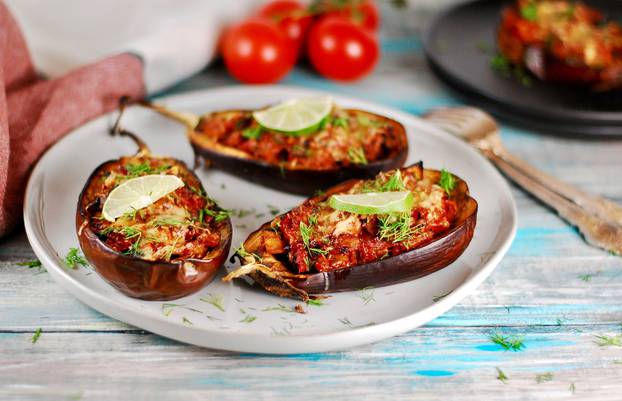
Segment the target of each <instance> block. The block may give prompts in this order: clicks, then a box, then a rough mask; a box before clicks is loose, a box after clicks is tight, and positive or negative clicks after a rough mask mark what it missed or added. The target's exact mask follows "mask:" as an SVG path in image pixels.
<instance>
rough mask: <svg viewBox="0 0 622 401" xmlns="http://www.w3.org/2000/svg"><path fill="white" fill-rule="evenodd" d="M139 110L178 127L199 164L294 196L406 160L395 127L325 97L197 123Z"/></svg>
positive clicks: (403, 143)
mask: <svg viewBox="0 0 622 401" xmlns="http://www.w3.org/2000/svg"><path fill="white" fill-rule="evenodd" d="M142 104H143V105H145V106H147V107H150V108H153V109H155V110H156V111H158V112H160V113H162V114H164V115H166V116H169V117H172V118H173V119H175V120H177V121H181V122H183V123H184V124H185V125H186V127H187V134H188V139H189V140H190V143H191V144H192V147H193V148H194V151H195V153H196V154H197V155H198V156H201V157H203V158H204V159H205V161H206V164H208V165H210V166H213V167H214V168H218V169H221V170H224V171H227V172H229V173H231V174H235V175H237V176H239V177H241V178H244V179H246V180H249V181H252V182H257V183H259V184H262V185H265V186H268V187H271V188H275V189H278V190H281V191H286V192H291V193H296V194H302V195H311V194H313V193H314V192H315V191H316V190H319V189H325V188H328V187H330V186H332V185H336V184H337V183H340V182H343V181H345V180H348V179H351V178H370V177H373V176H375V175H376V174H378V173H379V172H380V171H384V170H389V169H392V168H397V167H401V166H402V165H403V164H404V161H405V160H406V156H407V153H408V141H407V138H406V131H405V129H404V127H403V126H402V124H400V123H399V122H397V121H395V120H392V119H390V118H388V117H384V116H381V115H378V114H374V113H371V112H367V111H363V110H355V109H344V108H340V107H339V106H337V105H335V104H333V102H332V101H331V100H330V99H327V98H314V99H292V100H289V101H286V102H284V103H281V104H279V105H276V106H273V107H269V108H266V109H261V110H255V111H253V110H226V111H216V112H211V113H207V114H205V115H203V116H200V117H199V116H194V115H190V114H188V113H180V112H175V111H172V110H169V109H166V108H165V107H163V106H161V105H157V104H152V103H149V102H142Z"/></svg>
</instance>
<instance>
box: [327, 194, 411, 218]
mask: <svg viewBox="0 0 622 401" xmlns="http://www.w3.org/2000/svg"><path fill="white" fill-rule="evenodd" d="M413 202H414V198H413V194H412V193H411V192H410V191H401V192H368V193H364V194H354V195H333V196H331V197H330V198H329V199H328V204H329V205H330V207H332V208H333V209H337V210H343V211H346V212H350V213H357V214H387V213H405V212H409V211H410V209H412V207H413Z"/></svg>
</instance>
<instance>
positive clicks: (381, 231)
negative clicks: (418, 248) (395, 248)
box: [378, 213, 419, 243]
mask: <svg viewBox="0 0 622 401" xmlns="http://www.w3.org/2000/svg"><path fill="white" fill-rule="evenodd" d="M411 224H412V217H411V216H410V214H408V213H400V214H385V215H380V216H378V236H379V238H380V239H383V240H390V241H393V242H394V243H398V242H404V241H406V240H408V239H409V238H410V237H412V236H413V235H414V234H415V233H416V232H417V231H418V230H419V227H418V226H416V227H411Z"/></svg>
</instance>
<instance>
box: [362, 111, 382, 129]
mask: <svg viewBox="0 0 622 401" xmlns="http://www.w3.org/2000/svg"><path fill="white" fill-rule="evenodd" d="M356 120H357V121H358V123H359V124H360V125H362V126H363V127H379V126H381V125H384V123H383V122H381V121H375V120H372V119H371V118H369V117H368V116H367V115H365V114H359V115H357V116H356Z"/></svg>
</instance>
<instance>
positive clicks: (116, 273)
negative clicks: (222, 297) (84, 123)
mask: <svg viewBox="0 0 622 401" xmlns="http://www.w3.org/2000/svg"><path fill="white" fill-rule="evenodd" d="M116 162H117V161H116V160H111V161H107V162H104V163H103V164H101V165H100V166H99V167H97V168H96V169H95V171H93V173H92V174H91V176H90V177H89V179H88V180H87V182H86V184H85V185H84V188H83V189H82V192H81V193H80V197H79V199H78V207H77V213H76V231H77V233H78V240H79V243H80V247H81V248H82V251H83V252H84V256H85V257H86V259H87V260H88V261H89V263H90V264H91V266H93V268H94V269H95V271H97V273H98V274H99V275H100V276H101V277H102V278H103V279H104V280H106V281H107V282H108V283H109V284H110V285H112V286H113V287H114V288H116V289H117V290H119V291H120V292H122V293H123V294H125V295H127V296H129V297H132V298H139V299H143V300H149V301H167V300H172V299H177V298H181V297H184V296H186V295H190V294H193V293H195V292H197V291H199V290H200V289H201V288H203V287H204V286H206V285H207V284H209V283H210V282H211V281H212V280H213V279H214V276H215V275H216V273H217V272H218V269H219V268H220V267H221V266H222V265H223V264H224V263H225V261H226V257H227V255H228V253H229V249H230V247H231V235H232V228H231V221H230V219H228V218H227V219H225V220H223V221H221V222H219V223H218V224H216V225H215V229H216V230H218V231H219V232H220V238H221V242H220V244H219V245H218V247H217V248H215V249H214V250H213V251H211V252H210V253H209V254H208V255H206V257H205V258H203V259H186V260H182V261H176V262H161V261H147V260H143V259H140V258H137V257H133V256H129V255H124V254H122V253H120V252H117V251H115V250H113V249H111V248H110V247H108V246H107V245H106V244H105V243H104V242H103V241H102V240H101V239H100V238H99V237H98V236H97V234H95V232H94V231H93V230H92V229H91V227H90V224H89V221H90V218H91V213H90V212H89V208H90V206H91V205H89V204H87V199H86V195H87V193H88V191H89V184H90V183H91V182H92V179H93V178H94V177H96V176H97V173H98V172H99V171H101V170H103V169H106V168H108V167H109V166H110V165H111V164H114V163H116ZM178 162H179V166H180V168H184V169H186V170H187V171H188V172H189V173H190V174H191V175H192V176H193V177H194V178H195V179H196V181H197V182H198V183H199V184H200V180H199V179H198V177H197V176H196V175H195V174H194V173H193V172H192V171H190V170H189V169H188V168H187V166H186V165H185V163H183V162H181V161H178Z"/></svg>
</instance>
